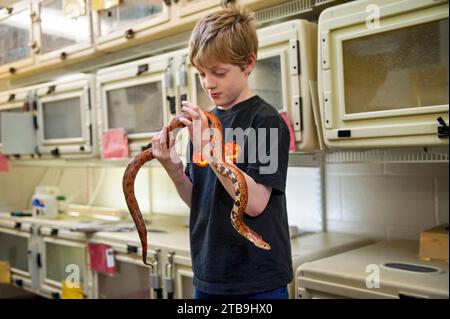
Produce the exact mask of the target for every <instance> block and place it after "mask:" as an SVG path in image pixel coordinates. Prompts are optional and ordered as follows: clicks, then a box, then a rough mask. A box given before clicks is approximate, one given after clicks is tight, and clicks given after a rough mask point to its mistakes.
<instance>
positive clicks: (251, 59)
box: [245, 53, 256, 75]
mask: <svg viewBox="0 0 450 319" xmlns="http://www.w3.org/2000/svg"><path fill="white" fill-rule="evenodd" d="M255 66H256V54H254V53H249V55H248V56H247V64H246V66H245V73H246V74H247V75H250V73H252V71H253V69H254V68H255Z"/></svg>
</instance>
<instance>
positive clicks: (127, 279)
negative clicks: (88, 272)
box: [96, 254, 151, 299]
mask: <svg viewBox="0 0 450 319" xmlns="http://www.w3.org/2000/svg"><path fill="white" fill-rule="evenodd" d="M115 265H116V273H115V274H114V275H113V276H111V275H107V274H102V273H96V277H97V281H96V282H97V291H98V298H99V299H150V297H151V289H150V269H151V268H150V267H147V266H145V265H143V264H142V260H141V259H140V258H139V257H137V258H131V257H128V256H123V255H120V254H119V255H116V256H115Z"/></svg>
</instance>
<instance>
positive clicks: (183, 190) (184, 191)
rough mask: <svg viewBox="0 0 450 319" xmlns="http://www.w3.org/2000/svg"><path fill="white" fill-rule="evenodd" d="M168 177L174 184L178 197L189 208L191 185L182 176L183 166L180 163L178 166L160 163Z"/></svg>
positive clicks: (184, 175)
mask: <svg viewBox="0 0 450 319" xmlns="http://www.w3.org/2000/svg"><path fill="white" fill-rule="evenodd" d="M161 164H162V165H163V167H164V169H165V170H166V172H167V174H168V175H169V177H170V179H171V180H172V182H173V183H174V184H175V187H176V189H177V193H178V195H179V196H180V197H181V199H182V200H183V202H185V203H186V205H188V206H189V208H190V207H191V196H192V183H191V181H190V180H189V178H187V176H186V174H184V170H183V164H182V163H181V162H180V163H178V164H174V163H172V162H170V163H161Z"/></svg>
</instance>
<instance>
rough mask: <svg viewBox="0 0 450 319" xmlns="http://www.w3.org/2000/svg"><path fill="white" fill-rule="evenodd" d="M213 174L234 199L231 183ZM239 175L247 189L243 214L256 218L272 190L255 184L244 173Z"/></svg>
mask: <svg viewBox="0 0 450 319" xmlns="http://www.w3.org/2000/svg"><path fill="white" fill-rule="evenodd" d="M215 173H216V175H217V177H218V178H219V180H220V182H221V183H222V185H223V187H224V188H225V189H226V191H227V192H228V194H229V195H230V196H231V197H232V198H234V193H235V191H234V187H233V183H232V182H231V181H230V180H229V179H228V178H226V177H223V176H222V175H220V174H219V173H218V172H215ZM241 173H242V174H243V175H244V177H245V181H246V183H247V188H248V202H247V208H246V210H245V213H246V214H247V215H249V216H252V217H256V216H258V215H259V214H261V213H262V212H263V211H264V209H265V208H266V206H267V203H268V202H269V198H270V194H271V192H272V189H271V188H270V187H267V186H264V185H262V184H258V183H256V182H255V180H254V179H253V178H252V177H250V176H249V175H247V174H246V173H244V172H242V171H241Z"/></svg>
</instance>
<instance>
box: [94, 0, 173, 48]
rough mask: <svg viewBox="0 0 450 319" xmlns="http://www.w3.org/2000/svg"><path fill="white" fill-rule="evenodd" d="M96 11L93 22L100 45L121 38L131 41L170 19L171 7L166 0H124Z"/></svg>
mask: <svg viewBox="0 0 450 319" xmlns="http://www.w3.org/2000/svg"><path fill="white" fill-rule="evenodd" d="M96 9H98V10H95V11H94V12H93V21H94V32H95V38H96V41H97V43H99V44H100V43H105V42H108V41H113V40H116V39H119V38H124V39H127V38H128V39H131V38H133V37H134V34H135V33H136V32H140V31H145V30H147V29H151V28H152V27H154V26H156V25H158V24H161V23H164V22H166V21H168V20H169V19H170V7H169V6H168V5H167V4H166V1H164V0H123V1H120V3H119V5H116V6H113V7H110V8H96Z"/></svg>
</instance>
